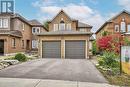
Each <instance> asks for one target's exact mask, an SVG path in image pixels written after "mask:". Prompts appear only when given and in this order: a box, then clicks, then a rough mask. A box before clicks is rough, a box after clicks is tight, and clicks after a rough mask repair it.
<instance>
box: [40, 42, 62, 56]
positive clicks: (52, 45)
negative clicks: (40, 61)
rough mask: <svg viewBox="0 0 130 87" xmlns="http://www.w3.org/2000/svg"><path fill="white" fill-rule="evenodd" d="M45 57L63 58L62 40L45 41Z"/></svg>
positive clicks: (43, 53)
mask: <svg viewBox="0 0 130 87" xmlns="http://www.w3.org/2000/svg"><path fill="white" fill-rule="evenodd" d="M42 46H43V51H42V57H43V58H61V42H60V41H43V45H42Z"/></svg>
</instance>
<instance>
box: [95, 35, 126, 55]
mask: <svg viewBox="0 0 130 87" xmlns="http://www.w3.org/2000/svg"><path fill="white" fill-rule="evenodd" d="M121 44H122V45H123V44H124V39H123V37H122V36H121V34H114V35H108V36H104V37H102V38H100V39H98V40H97V46H98V48H99V49H100V50H103V51H109V52H113V51H114V52H115V53H117V54H119V52H120V45H121Z"/></svg>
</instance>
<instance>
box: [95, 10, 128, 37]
mask: <svg viewBox="0 0 130 87" xmlns="http://www.w3.org/2000/svg"><path fill="white" fill-rule="evenodd" d="M103 32H107V33H108V34H115V33H121V34H125V36H126V37H130V12H128V11H126V10H124V11H122V12H120V13H119V14H118V15H116V16H114V17H113V18H111V19H110V20H108V21H107V22H105V23H104V24H103V25H102V26H101V27H100V28H99V29H98V31H97V32H96V38H97V39H99V38H101V37H102V34H103Z"/></svg>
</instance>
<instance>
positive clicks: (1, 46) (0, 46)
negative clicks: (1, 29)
mask: <svg viewBox="0 0 130 87" xmlns="http://www.w3.org/2000/svg"><path fill="white" fill-rule="evenodd" d="M3 54H4V40H0V55H3Z"/></svg>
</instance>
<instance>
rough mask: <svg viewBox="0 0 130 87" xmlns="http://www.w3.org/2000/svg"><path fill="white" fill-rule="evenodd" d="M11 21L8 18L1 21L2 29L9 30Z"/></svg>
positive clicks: (0, 26)
mask: <svg viewBox="0 0 130 87" xmlns="http://www.w3.org/2000/svg"><path fill="white" fill-rule="evenodd" d="M8 26H9V20H8V19H7V18H1V19H0V28H8Z"/></svg>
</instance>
